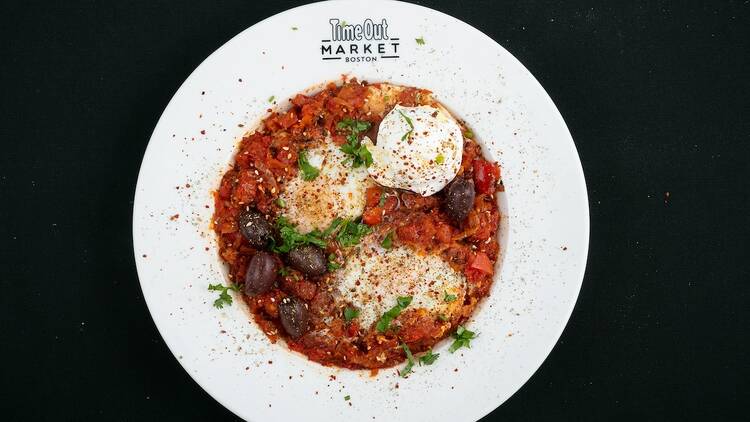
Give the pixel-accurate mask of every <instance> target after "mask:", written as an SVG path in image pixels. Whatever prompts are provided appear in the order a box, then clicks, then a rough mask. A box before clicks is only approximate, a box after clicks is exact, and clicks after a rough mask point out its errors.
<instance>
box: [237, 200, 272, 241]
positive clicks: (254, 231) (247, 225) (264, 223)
mask: <svg viewBox="0 0 750 422" xmlns="http://www.w3.org/2000/svg"><path fill="white" fill-rule="evenodd" d="M237 225H238V226H239V228H240V232H241V233H242V235H243V236H245V239H247V241H248V242H250V246H252V247H254V248H256V249H260V248H262V247H264V246H266V243H268V239H270V238H271V236H272V235H273V227H271V223H269V222H268V220H266V218H265V217H263V214H261V213H259V212H258V211H255V210H253V209H247V210H244V211H242V212H241V213H240V218H239V219H237Z"/></svg>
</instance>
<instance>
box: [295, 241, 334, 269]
mask: <svg viewBox="0 0 750 422" xmlns="http://www.w3.org/2000/svg"><path fill="white" fill-rule="evenodd" d="M287 259H288V260H289V265H291V266H292V267H294V268H296V269H298V270H300V271H302V272H303V273H305V274H307V275H311V276H316V275H323V274H325V272H326V270H328V263H327V262H326V255H325V253H323V249H320V248H319V247H317V246H313V245H304V246H300V247H297V248H294V249H292V250H291V251H289V255H288V256H287Z"/></svg>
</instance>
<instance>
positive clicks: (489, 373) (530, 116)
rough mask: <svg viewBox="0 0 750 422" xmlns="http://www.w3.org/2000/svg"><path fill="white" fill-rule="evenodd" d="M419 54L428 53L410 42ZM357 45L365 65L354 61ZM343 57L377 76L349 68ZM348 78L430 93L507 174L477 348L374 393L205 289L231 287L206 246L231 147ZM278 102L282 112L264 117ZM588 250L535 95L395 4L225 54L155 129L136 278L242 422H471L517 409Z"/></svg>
mask: <svg viewBox="0 0 750 422" xmlns="http://www.w3.org/2000/svg"><path fill="white" fill-rule="evenodd" d="M368 18H369V19H371V21H372V22H373V23H382V20H383V19H385V20H386V23H387V27H385V28H383V27H381V29H384V30H385V32H386V35H387V36H388V39H387V40H375V39H366V38H365V37H362V39H361V40H354V41H353V42H349V41H336V40H335V35H336V34H335V33H332V30H333V28H332V25H331V23H330V19H339V20H340V21H345V22H346V23H347V24H362V23H364V22H365V20H366V19H368ZM370 28H371V29H372V28H375V27H370ZM363 32H364V33H366V32H367V28H365V29H363ZM381 32H383V31H381ZM420 37H421V38H423V39H424V41H425V43H424V44H423V45H420V44H418V43H417V42H416V41H415V39H416V38H420ZM323 40H330V41H323ZM339 44H341V45H344V46H345V48H346V49H347V53H351V50H350V48H351V47H349V45H350V44H355V45H357V46H358V47H357V50H358V53H359V54H356V53H355V54H346V55H341V54H339V56H340V57H342V58H341V59H330V60H323V57H336V54H335V50H336V47H337V46H338V45H339ZM367 44H369V45H370V48H369V49H370V51H371V52H372V53H365V54H362V53H363V52H364V51H365V45H367ZM379 44H383V47H382V50H381V51H382V53H381V52H379V51H378V48H379V47H378V45H379ZM393 44H397V45H395V46H394V45H393ZM328 45H331V46H332V49H331V52H330V53H328V51H327V50H326V48H327V46H328ZM353 56H357V57H365V56H366V57H370V59H369V60H371V58H372V57H375V58H376V61H367V60H368V59H366V58H365V59H364V60H363V59H361V58H360V60H363V61H359V62H352V61H348V60H346V59H345V57H353ZM383 56H385V57H383ZM393 56H398V57H393ZM341 74H348V75H350V76H355V77H357V78H359V79H361V80H367V81H371V82H375V81H389V82H393V83H397V84H404V85H411V86H418V87H422V88H427V89H430V90H432V91H433V92H434V93H435V95H436V97H437V98H438V99H439V100H440V101H442V102H443V103H444V104H445V105H446V106H447V107H448V108H449V109H450V110H451V111H452V112H454V113H455V114H457V115H458V116H459V117H461V118H463V119H465V120H466V121H467V123H468V124H469V126H470V127H471V128H473V130H474V132H475V134H476V135H477V137H478V139H479V140H480V141H481V143H482V144H483V146H484V149H485V152H486V154H488V155H489V157H490V158H491V159H494V160H498V161H499V162H500V164H501V166H502V172H503V180H504V182H505V187H506V194H505V197H504V198H503V199H502V200H501V205H502V207H503V208H504V209H505V211H506V213H507V215H506V216H505V218H504V220H503V227H502V231H503V233H502V235H501V237H502V239H501V241H502V243H503V244H504V246H505V250H504V252H503V257H502V263H501V264H499V265H498V276H497V279H496V281H495V284H494V286H493V290H492V294H491V296H490V297H489V298H488V299H487V300H485V301H484V303H483V304H482V306H481V307H480V308H479V309H478V311H477V312H476V313H475V315H474V318H473V319H472V320H471V322H470V323H469V324H468V327H469V328H470V329H471V330H474V331H476V332H478V333H479V337H478V338H477V339H476V340H474V341H473V342H472V348H471V349H462V350H460V351H459V352H457V353H455V354H450V353H448V351H447V347H448V343H447V342H443V343H441V344H440V346H439V347H438V348H437V350H436V352H439V353H440V358H439V359H438V360H437V362H436V363H435V364H434V365H432V366H429V367H424V366H423V367H417V368H416V369H415V372H414V374H413V375H411V376H410V377H409V378H408V379H402V378H399V377H398V376H397V375H396V373H395V370H392V369H389V370H384V371H381V372H380V374H379V375H377V376H376V377H371V376H370V375H369V373H367V372H362V371H348V370H339V369H335V368H327V367H323V366H320V365H318V364H316V363H313V362H310V361H308V360H307V359H306V358H304V357H302V356H300V355H297V354H294V353H292V352H289V351H288V350H287V349H286V347H285V345H284V344H283V343H278V344H275V345H272V344H270V343H269V342H268V340H267V338H266V337H265V335H263V334H262V333H261V332H260V331H259V329H258V328H257V327H256V326H255V325H254V323H252V322H251V321H250V319H249V318H248V315H247V313H246V310H245V309H243V306H242V304H241V301H237V300H235V304H234V305H233V306H231V307H228V308H224V309H223V310H217V309H215V308H213V306H212V302H213V300H214V299H215V297H216V294H215V293H214V292H209V291H207V286H208V284H209V283H226V281H225V273H224V269H223V266H222V264H221V262H220V261H219V259H218V256H217V250H216V245H215V242H214V237H213V234H212V233H211V231H210V229H209V222H210V218H211V214H212V212H213V202H212V198H211V194H210V192H211V190H213V189H215V188H216V187H217V186H218V182H219V179H220V177H221V174H222V173H223V171H224V170H225V169H226V168H227V166H228V165H229V163H230V162H231V159H232V154H233V152H234V149H235V146H236V142H237V141H238V140H239V138H240V137H241V135H242V134H243V133H244V132H245V131H246V130H248V129H251V128H252V127H253V126H254V125H256V124H257V123H258V122H259V120H260V119H261V118H262V117H263V116H265V115H266V113H267V112H266V110H267V109H268V108H276V107H280V108H285V107H286V106H287V105H288V102H287V100H286V99H287V98H289V97H290V96H293V95H294V94H295V93H297V92H300V91H305V90H307V89H309V88H310V87H313V86H316V85H317V86H320V83H321V82H324V81H329V80H336V79H337V78H339V77H340V75H341ZM271 96H274V97H275V98H276V99H278V100H277V102H278V103H276V104H272V103H269V98H270V97H271ZM282 99H283V100H282ZM240 125H244V126H243V127H241V126H240ZM188 186H189V187H188ZM178 215H179V216H178ZM588 235H589V219H588V201H587V196H586V186H585V182H584V178H583V172H582V170H581V165H580V161H579V159H578V155H577V153H576V149H575V145H574V143H573V140H572V138H571V136H570V133H569V132H568V129H567V127H566V126H565V123H564V122H563V120H562V118H561V116H560V114H559V112H558V111H557V109H556V108H555V106H554V104H553V103H552V101H551V100H550V98H549V97H548V95H547V94H546V92H545V91H544V89H543V88H542V87H541V86H540V85H539V83H538V82H537V81H536V80H535V79H534V78H533V77H532V76H531V74H530V73H529V72H528V71H527V70H526V69H525V68H524V67H523V66H522V65H521V64H520V63H519V62H518V61H517V60H516V59H515V58H514V57H513V56H511V55H510V54H509V53H508V52H507V51H506V50H504V49H503V48H502V47H500V46H499V45H498V44H496V43H495V42H494V41H492V40H491V39H490V38H489V37H487V36H486V35H484V34H482V33H481V32H479V31H477V30H476V29H474V28H472V27H470V26H469V25H467V24H465V23H463V22H461V21H458V20H456V19H454V18H452V17H450V16H447V15H445V14H442V13H440V12H436V11H434V10H431V9H427V8H424V7H421V6H417V5H412V4H406V3H399V2H372V1H369V2H358V1H351V2H348V1H343V2H338V1H335V2H323V3H316V4H311V5H307V6H303V7H299V8H296V9H292V10H289V11H286V12H284V13H281V14H278V15H276V16H273V17H271V18H269V19H266V20H264V21H262V22H260V23H258V24H256V25H253V26H252V27H250V28H249V29H247V30H246V31H244V32H242V33H241V34H239V35H237V36H236V37H234V38H233V39H232V40H230V41H229V42H228V43H226V44H225V45H224V46H222V47H221V48H220V49H218V50H217V51H216V52H215V53H214V54H212V55H211V56H210V57H208V58H207V59H206V60H205V61H204V62H203V63H202V64H201V65H200V66H199V67H198V68H197V69H196V70H195V71H194V72H193V74H192V75H190V77H189V78H188V79H187V81H185V83H184V84H183V85H182V86H181V87H180V89H179V90H178V91H177V93H176V94H175V96H174V98H172V101H171V102H170V103H169V105H168V106H167V108H166V110H165V111H164V113H163V115H162V116H161V119H160V120H159V123H158V124H157V126H156V129H155V130H154V133H153V135H152V137H151V140H150V142H149V145H148V148H147V150H146V154H145V156H144V159H143V164H142V166H141V171H140V175H139V178H138V186H137V188H136V197H135V205H134V210H133V242H134V249H135V259H136V263H137V266H138V275H139V277H140V282H141V287H142V289H143V294H144V297H145V299H146V302H147V304H148V307H149V310H150V311H151V315H152V317H153V319H154V322H155V323H156V325H157V327H158V329H159V331H160V333H161V335H162V336H163V337H164V340H165V342H166V343H167V345H168V346H169V348H170V349H171V351H172V352H173V353H174V355H175V357H176V358H177V359H178V361H179V362H180V364H182V365H183V367H184V368H185V370H186V371H187V372H188V373H189V374H190V376H192V377H193V378H194V379H195V380H196V381H197V382H198V383H199V384H200V385H201V386H202V387H203V388H204V389H205V390H206V391H207V392H208V393H209V394H211V395H212V396H213V397H214V398H215V399H216V400H218V401H219V402H220V403H222V404H223V405H224V406H226V407H227V408H228V409H230V410H231V411H232V412H234V413H236V414H237V415H239V416H241V417H243V418H245V419H247V420H251V421H270V420H296V419H294V418H302V419H299V420H305V421H327V422H331V421H337V420H346V421H365V420H386V421H388V420H390V421H392V420H418V421H423V420H430V421H452V422H455V421H468V420H477V419H479V418H481V417H482V416H483V415H485V414H487V413H489V412H490V411H491V410H493V409H494V408H496V407H497V406H499V405H501V404H502V403H503V402H504V401H505V400H506V399H507V398H508V397H510V396H511V395H512V394H513V393H514V392H515V391H517V390H518V389H519V388H520V387H521V386H522V385H523V383H524V382H526V381H527V380H528V379H529V377H530V376H531V375H532V374H533V373H534V371H536V369H537V368H538V367H539V365H541V363H542V361H543V360H544V359H545V357H546V356H547V355H548V354H549V352H550V351H551V350H552V347H553V346H554V345H555V343H556V341H557V339H558V338H559V336H560V334H561V333H562V330H563V328H564V327H565V324H566V322H567V321H568V318H569V316H570V313H571V312H572V310H573V306H574V304H575V301H576V298H577V296H578V292H579V290H580V287H581V281H582V278H583V273H584V269H585V266H586V255H587V249H588ZM347 395H348V396H350V397H351V400H349V401H346V400H344V397H345V396H347ZM396 418H398V419H396Z"/></svg>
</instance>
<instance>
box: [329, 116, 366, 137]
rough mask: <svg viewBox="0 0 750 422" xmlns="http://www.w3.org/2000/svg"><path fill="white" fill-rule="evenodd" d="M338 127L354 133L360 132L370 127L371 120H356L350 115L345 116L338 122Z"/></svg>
mask: <svg viewBox="0 0 750 422" xmlns="http://www.w3.org/2000/svg"><path fill="white" fill-rule="evenodd" d="M336 127H337V128H339V130H346V129H349V130H350V131H351V132H352V133H354V134H359V133H361V132H366V131H367V130H368V129H370V122H366V121H364V120H356V119H352V118H350V117H344V118H343V119H342V120H341V121H340V122H338V123H337V124H336Z"/></svg>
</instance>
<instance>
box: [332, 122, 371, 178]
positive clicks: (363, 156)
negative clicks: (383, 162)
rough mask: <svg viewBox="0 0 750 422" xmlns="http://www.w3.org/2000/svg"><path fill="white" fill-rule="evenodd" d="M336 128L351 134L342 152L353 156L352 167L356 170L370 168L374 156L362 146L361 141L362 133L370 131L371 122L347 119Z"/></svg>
mask: <svg viewBox="0 0 750 422" xmlns="http://www.w3.org/2000/svg"><path fill="white" fill-rule="evenodd" d="M336 127H337V128H338V129H339V130H341V131H345V132H346V131H348V132H349V134H348V135H347V136H346V144H344V145H342V146H341V151H343V152H344V153H346V154H348V155H350V156H351V157H350V159H351V160H352V167H355V168H356V167H359V166H361V165H364V166H365V167H370V165H371V164H372V154H370V150H368V149H367V147H366V146H364V145H362V142H361V141H360V139H359V134H360V133H362V132H366V131H367V130H368V129H370V122H366V121H364V120H355V119H352V118H349V117H346V118H344V119H343V120H341V121H340V122H338V123H337V124H336Z"/></svg>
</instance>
